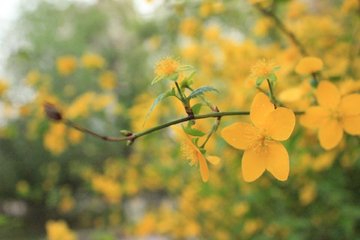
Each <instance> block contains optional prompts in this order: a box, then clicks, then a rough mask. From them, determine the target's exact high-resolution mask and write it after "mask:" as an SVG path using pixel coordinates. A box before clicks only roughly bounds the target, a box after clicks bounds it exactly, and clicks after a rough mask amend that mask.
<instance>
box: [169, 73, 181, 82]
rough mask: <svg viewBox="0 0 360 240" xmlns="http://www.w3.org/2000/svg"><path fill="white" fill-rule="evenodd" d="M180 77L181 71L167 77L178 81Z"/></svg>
mask: <svg viewBox="0 0 360 240" xmlns="http://www.w3.org/2000/svg"><path fill="white" fill-rule="evenodd" d="M178 78H179V73H173V74H171V75H169V76H167V77H166V79H167V80H169V81H173V82H176V81H177V80H178Z"/></svg>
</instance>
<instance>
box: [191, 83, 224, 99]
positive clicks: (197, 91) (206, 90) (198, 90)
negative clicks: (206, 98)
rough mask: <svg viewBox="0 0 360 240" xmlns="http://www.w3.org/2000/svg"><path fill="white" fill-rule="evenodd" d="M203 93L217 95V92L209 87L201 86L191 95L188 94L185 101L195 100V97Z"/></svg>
mask: <svg viewBox="0 0 360 240" xmlns="http://www.w3.org/2000/svg"><path fill="white" fill-rule="evenodd" d="M205 92H217V93H218V92H219V91H218V90H216V89H215V88H213V87H210V86H202V87H199V88H197V89H195V90H194V91H193V92H192V93H190V95H189V96H188V97H187V98H186V100H190V99H192V98H196V97H197V96H199V95H202V94H203V93H205Z"/></svg>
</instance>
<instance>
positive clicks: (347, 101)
mask: <svg viewBox="0 0 360 240" xmlns="http://www.w3.org/2000/svg"><path fill="white" fill-rule="evenodd" d="M339 110H340V112H341V113H342V114H344V116H358V115H359V114H360V94H358V93H354V94H349V95H346V96H344V97H343V98H342V99H341V100H340V106H339Z"/></svg>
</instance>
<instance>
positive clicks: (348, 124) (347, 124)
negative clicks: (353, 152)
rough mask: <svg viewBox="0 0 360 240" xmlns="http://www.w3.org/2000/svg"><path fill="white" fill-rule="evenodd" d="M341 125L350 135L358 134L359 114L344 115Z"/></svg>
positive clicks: (359, 132) (359, 130) (359, 131)
mask: <svg viewBox="0 0 360 240" xmlns="http://www.w3.org/2000/svg"><path fill="white" fill-rule="evenodd" d="M341 126H342V127H343V129H344V130H345V132H347V133H348V134H351V135H360V116H354V117H344V118H343V119H342V121H341Z"/></svg>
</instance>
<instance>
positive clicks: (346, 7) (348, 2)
mask: <svg viewBox="0 0 360 240" xmlns="http://www.w3.org/2000/svg"><path fill="white" fill-rule="evenodd" d="M359 7H360V2H359V1H358V0H345V1H344V2H343V5H342V6H341V10H340V12H341V13H342V14H344V15H345V14H348V13H350V12H351V11H356V10H359Z"/></svg>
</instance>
